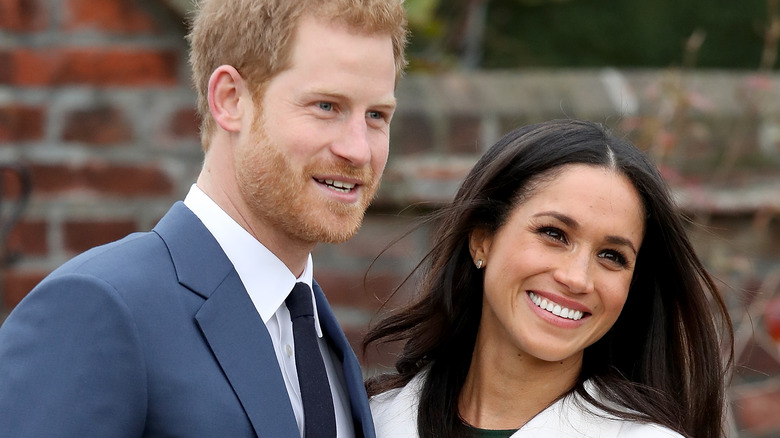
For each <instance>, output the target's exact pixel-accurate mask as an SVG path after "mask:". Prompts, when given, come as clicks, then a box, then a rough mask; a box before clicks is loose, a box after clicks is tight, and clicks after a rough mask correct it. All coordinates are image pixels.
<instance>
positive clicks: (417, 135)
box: [390, 113, 436, 154]
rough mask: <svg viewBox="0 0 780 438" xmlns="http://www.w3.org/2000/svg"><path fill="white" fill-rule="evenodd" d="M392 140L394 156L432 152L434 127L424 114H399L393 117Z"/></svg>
mask: <svg viewBox="0 0 780 438" xmlns="http://www.w3.org/2000/svg"><path fill="white" fill-rule="evenodd" d="M391 126H392V131H391V134H390V139H391V142H392V144H393V147H392V153H393V154H421V153H425V152H430V151H431V150H432V149H433V146H434V144H436V142H435V140H434V127H433V125H432V124H431V123H430V119H429V117H427V116H426V115H425V114H423V113H411V114H398V115H396V116H395V117H393V123H392V125H391Z"/></svg>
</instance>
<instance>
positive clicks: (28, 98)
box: [0, 0, 780, 438]
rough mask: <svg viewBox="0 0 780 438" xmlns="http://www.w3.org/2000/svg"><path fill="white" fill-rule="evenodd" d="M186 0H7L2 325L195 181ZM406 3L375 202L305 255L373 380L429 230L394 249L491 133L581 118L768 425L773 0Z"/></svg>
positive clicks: (776, 294) (779, 386)
mask: <svg viewBox="0 0 780 438" xmlns="http://www.w3.org/2000/svg"><path fill="white" fill-rule="evenodd" d="M191 3H192V2H191V0H181V1H179V0H0V298H1V301H0V322H1V321H2V319H3V318H4V316H6V315H7V314H8V312H10V311H11V310H12V309H13V307H14V306H15V305H16V304H17V303H18V302H19V301H20V300H21V299H22V298H23V297H24V296H25V294H26V293H27V292H29V291H30V290H31V289H32V287H33V286H34V285H35V284H36V283H37V282H38V281H40V280H41V279H42V278H43V277H44V276H45V275H46V274H48V273H49V272H51V270H53V269H54V268H56V267H57V266H59V265H60V264H62V263H63V262H64V261H66V260H67V259H69V258H71V257H73V256H74V255H76V254H78V253H80V252H82V251H84V250H86V249H88V248H90V247H92V246H95V245H98V244H101V243H105V242H108V241H111V240H115V239H118V238H120V237H123V236H124V235H126V234H128V233H130V232H134V231H141V230H149V229H151V228H152V227H153V226H154V224H155V223H156V222H157V220H159V218H160V217H161V216H162V215H163V214H164V213H165V211H167V209H168V207H169V206H170V204H171V203H172V202H174V201H176V200H180V199H182V198H183V197H184V195H185V194H186V192H187V190H188V189H189V186H190V185H191V184H192V182H193V181H194V179H195V177H196V176H197V173H198V171H199V170H200V165H201V162H202V154H201V149H200V141H199V137H198V121H197V116H196V114H195V110H194V106H195V93H194V92H193V90H192V87H191V85H190V71H189V67H188V65H187V61H186V58H187V46H186V42H185V40H184V35H185V33H186V17H187V14H188V12H189V11H190V10H191V8H192V6H191ZM406 5H407V9H408V11H409V19H410V24H411V29H412V38H411V45H410V48H409V57H410V61H411V62H410V67H409V70H408V73H407V75H406V77H405V78H404V79H403V80H402V81H401V83H400V85H399V88H398V90H397V97H398V101H399V109H398V111H397V113H396V116H395V118H394V119H393V126H392V135H391V157H390V161H389V163H388V166H387V169H386V172H385V178H384V180H383V184H382V187H381V190H380V195H379V197H378V198H377V200H376V202H375V203H374V205H373V206H372V207H371V208H370V210H369V212H368V214H367V217H366V220H365V222H364V226H363V228H362V229H361V231H360V232H359V233H358V235H357V236H356V237H355V238H353V239H352V240H350V241H349V242H348V243H346V244H342V245H322V246H320V247H318V248H317V250H316V252H315V254H314V259H315V266H316V272H317V278H318V281H319V282H320V283H321V284H322V285H323V287H324V289H325V290H326V292H327V294H328V296H329V298H330V300H331V302H332V303H333V305H334V308H335V310H336V312H337V316H338V317H339V319H340V321H341V322H342V324H343V326H344V327H345V331H346V332H347V334H348V336H349V338H350V340H351V341H352V342H353V345H354V346H355V348H356V351H357V352H358V355H359V356H361V354H362V357H361V360H362V361H363V365H364V369H365V370H366V373H375V372H381V371H382V370H386V369H388V367H391V366H392V364H393V351H395V350H394V349H393V348H394V346H390V347H389V348H387V349H381V350H375V349H372V350H371V351H367V352H362V349H361V347H360V340H361V337H362V334H363V333H364V332H365V329H366V327H367V326H368V325H369V324H371V322H372V321H375V320H376V318H377V315H378V314H380V313H381V312H382V311H384V310H387V309H390V308H393V307H395V306H398V305H399V304H401V303H403V302H405V301H407V300H408V299H410V297H411V296H412V295H413V293H414V288H413V286H414V278H412V280H411V281H410V282H408V283H407V284H406V285H405V286H404V287H402V288H400V289H398V291H397V292H396V293H394V291H395V290H396V288H397V286H398V285H399V284H400V283H401V282H402V281H403V279H404V278H405V277H406V276H407V275H408V274H409V272H410V271H411V269H412V268H413V267H414V266H415V265H416V263H417V261H419V259H420V258H421V257H422V256H423V255H424V254H425V251H426V248H427V247H428V240H427V239H428V230H427V229H426V228H425V227H422V228H420V229H418V230H417V231H415V232H413V233H412V234H409V235H408V236H406V237H405V238H402V239H400V240H398V241H397V242H395V241H396V240H397V239H398V238H400V237H401V236H402V235H403V233H404V232H405V231H407V230H409V229H410V227H411V226H412V225H413V224H415V223H416V222H417V221H418V220H419V218H420V217H421V216H422V215H424V214H426V213H428V212H431V211H433V210H435V209H436V208H437V207H438V206H440V205H442V203H445V202H448V201H449V200H450V199H451V198H452V196H453V195H454V193H455V190H456V188H457V186H458V184H459V183H460V182H461V180H462V178H463V177H464V176H465V174H466V172H467V171H468V170H469V169H470V167H471V166H472V165H473V164H474V162H476V159H477V157H478V156H479V155H480V154H481V153H482V152H483V151H484V150H485V149H487V148H488V147H489V146H490V145H491V144H492V143H493V142H495V141H496V140H497V139H498V138H499V137H500V136H501V135H502V134H504V133H506V132H507V131H509V130H511V129H513V128H514V127H516V126H519V125H522V124H527V123H533V122H538V121H542V120H547V119H551V118H582V119H588V120H593V121H597V122H601V123H604V124H606V125H608V126H610V127H611V128H613V129H614V130H616V131H618V132H620V133H623V134H624V135H626V136H627V137H629V138H630V139H631V140H633V141H634V142H635V143H636V144H637V145H638V146H640V147H641V148H642V149H644V150H645V151H647V153H648V154H649V155H650V156H652V157H653V159H654V160H655V161H656V163H658V165H659V166H660V168H661V169H662V172H663V174H664V176H665V177H666V179H667V181H668V182H669V184H670V185H671V186H672V188H673V190H674V192H675V196H676V199H677V201H678V203H679V205H680V207H681V208H682V210H683V211H684V212H685V214H686V215H687V216H688V217H689V218H690V219H691V224H690V227H689V232H690V236H691V238H692V239H693V241H694V244H695V245H696V248H697V250H698V251H699V254H700V256H701V258H702V259H703V261H704V263H705V264H706V266H707V267H708V268H709V269H710V271H711V272H712V273H713V275H715V277H716V278H717V279H718V281H719V284H720V285H721V287H722V292H723V295H724V297H725V299H726V300H727V302H728V303H729V305H730V308H731V312H732V317H733V319H734V324H735V336H736V361H737V368H736V369H735V372H734V376H733V379H732V382H731V387H730V399H731V414H732V429H733V430H732V431H731V432H732V435H733V436H739V437H748V438H749V437H780V415H778V414H779V413H780V75H779V74H778V61H777V56H778V40H779V39H780V0H743V1H740V2H736V1H726V0H708V1H704V0H688V1H672V0H656V1H652V2H648V1H640V0H620V1H616V0H612V1H608V0H406ZM393 242H395V243H394V244H393V245H391V246H389V245H390V244H391V243H393ZM383 250H384V252H383ZM380 252H381V253H382V255H381V256H380V257H378V258H377V256H378V255H379V254H380ZM369 268H370V269H369ZM383 303H384V304H383Z"/></svg>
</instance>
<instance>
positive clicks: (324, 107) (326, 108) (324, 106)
mask: <svg viewBox="0 0 780 438" xmlns="http://www.w3.org/2000/svg"><path fill="white" fill-rule="evenodd" d="M317 106H319V107H320V109H321V110H323V111H331V110H333V104H332V103H330V102H318V103H317Z"/></svg>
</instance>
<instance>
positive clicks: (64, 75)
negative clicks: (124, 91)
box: [0, 48, 178, 87]
mask: <svg viewBox="0 0 780 438" xmlns="http://www.w3.org/2000/svg"><path fill="white" fill-rule="evenodd" d="M177 57H178V54H177V52H176V51H174V50H144V49H116V48H92V49H75V48H66V49H62V50H57V49H48V50H47V49H42V50H30V49H19V50H14V51H5V52H0V60H2V61H4V62H5V64H6V65H7V67H6V70H8V71H7V72H6V73H5V74H0V83H5V84H12V85H17V86H28V87H35V86H51V85H77V84H88V85H98V86H155V85H161V86H168V85H175V84H176V82H177V80H178V76H177V75H178V72H177V71H178V62H177Z"/></svg>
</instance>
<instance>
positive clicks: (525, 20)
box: [407, 0, 771, 70]
mask: <svg viewBox="0 0 780 438" xmlns="http://www.w3.org/2000/svg"><path fill="white" fill-rule="evenodd" d="M483 1H484V2H486V5H487V14H486V19H485V28H484V34H483V35H482V36H481V38H482V44H481V47H482V53H481V55H482V56H481V59H482V61H481V68H486V69H504V68H517V67H601V66H615V67H622V68H631V67H637V68H639V67H654V68H658V67H661V68H663V67H668V66H679V65H683V64H685V59H686V58H685V57H686V41H688V40H689V38H690V37H691V35H693V34H694V33H695V32H697V33H698V35H701V36H703V37H704V38H703V40H702V44H701V46H700V47H699V48H698V50H697V52H696V53H694V54H691V53H688V55H687V56H692V55H695V56H694V58H695V63H696V66H697V67H703V68H725V69H748V70H753V69H756V68H758V66H759V64H760V62H761V53H762V49H763V46H764V40H765V31H766V27H767V26H768V22H769V18H768V17H767V0H741V1H734V0H685V1H680V0H653V1H647V0H568V1H566V0H446V1H445V0H407V8H408V9H409V11H410V16H411V17H410V22H411V24H412V32H413V37H412V46H411V47H410V52H411V55H412V58H413V61H412V65H413V66H414V65H421V66H424V68H429V69H430V68H433V69H437V68H438V69H448V68H452V67H454V66H455V65H456V64H457V59H458V58H459V57H460V56H462V50H463V38H464V23H465V22H466V16H467V14H468V13H469V11H470V9H469V5H473V4H475V3H481V2H483ZM769 1H771V0H769Z"/></svg>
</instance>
